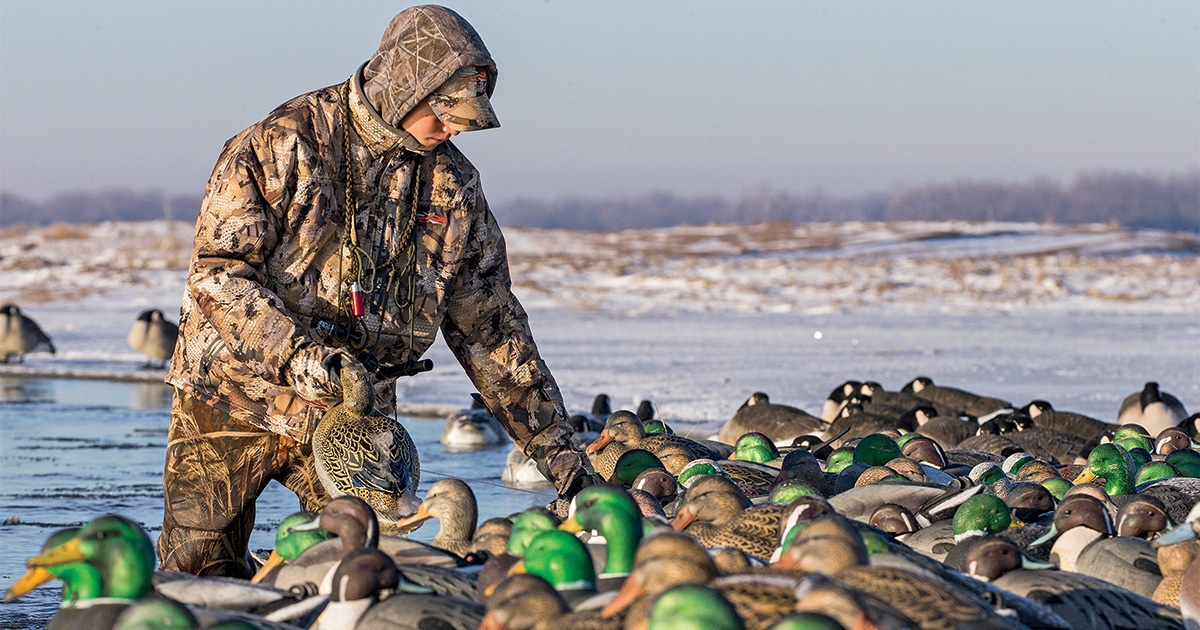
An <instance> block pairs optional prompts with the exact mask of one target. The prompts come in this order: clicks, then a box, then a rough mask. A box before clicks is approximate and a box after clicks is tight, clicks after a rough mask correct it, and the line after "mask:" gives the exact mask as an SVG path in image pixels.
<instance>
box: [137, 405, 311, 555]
mask: <svg viewBox="0 0 1200 630" xmlns="http://www.w3.org/2000/svg"><path fill="white" fill-rule="evenodd" d="M272 479H274V480H276V481H279V482H280V483H282V484H283V485H284V486H286V487H287V488H288V489H290V490H291V491H293V492H295V493H296V495H297V496H299V497H300V506H301V509H305V510H319V509H320V508H321V507H322V506H323V505H324V504H325V503H326V502H328V501H329V495H328V494H326V492H325V490H324V488H322V487H321V483H320V481H319V480H318V479H317V476H316V469H315V464H314V459H313V454H312V447H311V446H310V445H308V444H301V443H298V442H296V441H294V440H292V439H291V438H288V437H286V436H282V435H279V434H277V433H270V432H267V431H264V430H262V429H260V428H257V427H254V426H252V425H248V424H246V423H244V422H241V421H239V420H236V419H234V418H233V417H231V416H230V415H229V414H226V413H223V412H221V411H219V410H217V409H215V408H213V407H210V406H208V405H206V404H204V403H202V402H200V401H199V400H197V399H196V398H195V397H193V396H191V395H189V394H188V393H187V392H184V391H182V390H179V389H176V390H175V398H174V401H173V402H172V404H171V427H170V429H169V431H168V432H167V461H166V466H165V467H164V469H163V495H164V504H165V507H164V510H165V513H164V516H163V529H162V535H161V536H159V539H158V555H159V559H160V561H161V567H160V568H161V569H163V570H166V571H183V572H186V573H194V574H196V575H202V576H211V575H223V576H231V577H242V578H249V577H250V576H252V575H253V574H254V569H253V568H252V566H251V563H250V562H249V558H248V556H247V547H248V545H249V542H250V532H251V529H253V527H254V514H255V510H254V503H255V501H256V500H257V499H258V496H259V495H260V494H262V491H263V489H264V488H266V487H267V484H268V483H269V482H270V481H271V480H272Z"/></svg>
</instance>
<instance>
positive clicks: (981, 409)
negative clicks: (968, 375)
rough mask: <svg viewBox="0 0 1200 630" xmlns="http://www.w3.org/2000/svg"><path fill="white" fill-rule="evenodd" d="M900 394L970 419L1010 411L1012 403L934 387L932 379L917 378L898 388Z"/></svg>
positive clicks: (953, 389) (939, 386) (962, 391)
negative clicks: (952, 410) (922, 399)
mask: <svg viewBox="0 0 1200 630" xmlns="http://www.w3.org/2000/svg"><path fill="white" fill-rule="evenodd" d="M900 391H901V392H904V393H908V394H913V395H916V396H920V397H921V398H924V399H926V400H931V401H933V402H935V403H938V404H942V405H945V406H947V407H950V408H952V409H957V410H958V414H955V415H964V416H970V417H972V418H984V417H986V416H989V415H991V414H994V413H996V412H998V411H1004V410H1006V409H1012V408H1013V405H1012V403H1010V402H1008V401H1007V400H1001V399H999V398H990V397H987V396H980V395H978V394H973V393H971V392H968V391H965V390H962V389H957V388H954V387H945V386H941V385H935V384H934V383H933V379H931V378H929V377H927V376H918V377H917V378H914V379H913V380H911V381H909V382H908V383H906V384H905V385H904V387H902V388H900Z"/></svg>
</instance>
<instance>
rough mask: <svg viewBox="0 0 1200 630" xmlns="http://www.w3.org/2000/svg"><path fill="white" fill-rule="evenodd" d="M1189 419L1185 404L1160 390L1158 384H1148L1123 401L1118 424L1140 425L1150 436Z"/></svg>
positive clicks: (1152, 382) (1118, 412)
mask: <svg viewBox="0 0 1200 630" xmlns="http://www.w3.org/2000/svg"><path fill="white" fill-rule="evenodd" d="M1187 417H1188V412H1187V409H1185V408H1184V406H1183V403H1181V402H1179V399H1178V398H1176V397H1175V396H1172V395H1171V394H1169V393H1167V392H1164V391H1162V390H1161V389H1159V386H1158V383H1156V382H1154V381H1149V382H1147V383H1146V384H1145V385H1144V386H1143V387H1142V391H1140V392H1134V393H1132V394H1130V395H1128V396H1126V397H1125V400H1123V401H1121V407H1120V409H1119V410H1118V411H1117V424H1122V425H1124V424H1138V425H1141V426H1143V427H1145V428H1146V430H1147V431H1149V432H1150V435H1158V434H1159V433H1161V432H1162V431H1163V429H1166V428H1168V427H1174V426H1179V424H1180V423H1182V422H1183V421H1184V419H1186V418H1187Z"/></svg>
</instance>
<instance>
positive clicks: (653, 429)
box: [644, 420, 675, 435]
mask: <svg viewBox="0 0 1200 630" xmlns="http://www.w3.org/2000/svg"><path fill="white" fill-rule="evenodd" d="M644 426H645V428H646V433H647V434H650V433H662V434H665V435H675V432H674V431H672V430H671V427H670V426H669V425H668V424H667V423H666V422H663V421H662V420H646V422H645V425H644Z"/></svg>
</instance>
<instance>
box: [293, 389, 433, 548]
mask: <svg viewBox="0 0 1200 630" xmlns="http://www.w3.org/2000/svg"><path fill="white" fill-rule="evenodd" d="M341 382H342V389H343V392H344V394H343V402H341V403H339V404H337V405H334V406H333V407H331V408H330V409H329V410H328V411H326V412H325V415H324V416H322V418H321V420H320V422H318V423H317V428H316V430H315V431H314V433H313V439H312V450H313V455H314V456H315V459H316V469H317V478H318V479H320V480H321V485H322V486H324V487H325V490H326V492H328V493H329V495H330V496H332V497H339V496H343V495H351V496H356V497H358V498H360V499H362V500H364V501H366V502H367V504H368V505H370V506H371V507H372V508H373V509H374V510H375V513H376V516H377V518H378V520H379V523H380V526H381V527H382V528H383V529H384V530H385V532H388V533H391V532H392V531H394V528H395V524H396V522H397V521H399V520H400V519H402V518H404V517H406V516H408V515H410V514H412V513H413V511H414V510H416V509H417V506H418V505H419V504H420V503H421V502H420V500H418V499H417V496H416V491H417V485H418V483H419V482H420V479H421V463H420V461H419V460H418V458H417V448H416V445H414V444H413V441H412V437H411V436H410V435H409V434H408V431H406V430H405V429H404V427H403V426H401V425H400V423H399V422H396V421H395V420H394V419H392V418H389V417H387V416H385V415H382V414H379V413H375V412H374V411H373V400H374V393H373V391H372V389H371V381H370V377H369V376H368V375H367V373H366V371H365V370H362V369H361V368H360V369H357V370H355V369H349V368H346V367H343V368H342V370H341Z"/></svg>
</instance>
